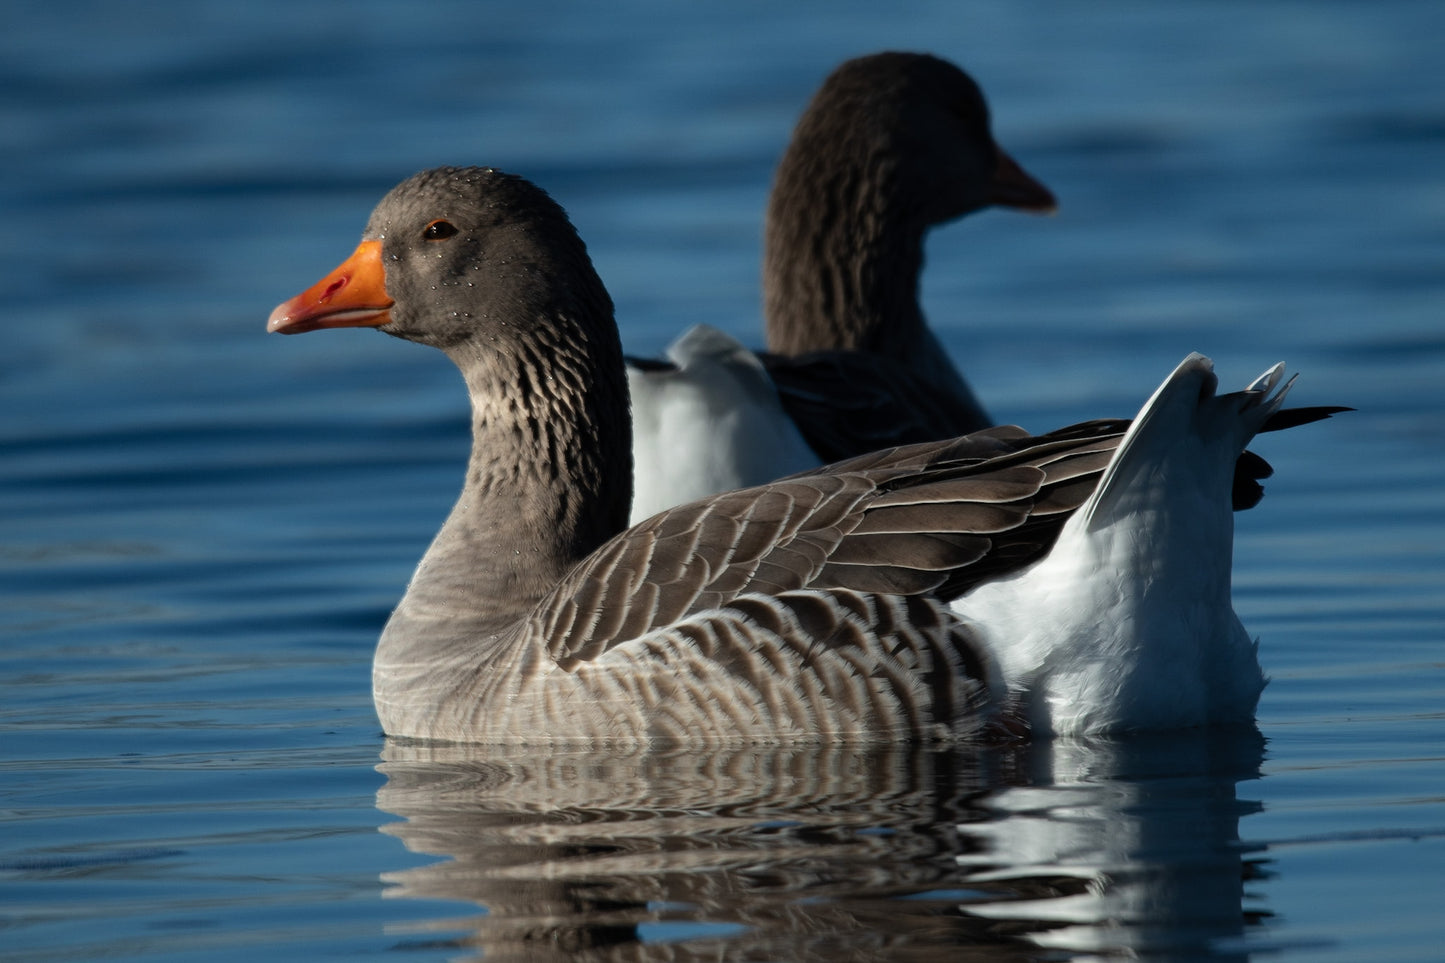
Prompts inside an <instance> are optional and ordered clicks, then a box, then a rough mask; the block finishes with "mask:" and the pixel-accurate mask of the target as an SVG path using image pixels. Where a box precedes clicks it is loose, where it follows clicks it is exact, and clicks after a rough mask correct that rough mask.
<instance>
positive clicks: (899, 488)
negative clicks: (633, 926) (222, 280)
mask: <svg viewBox="0 0 1445 963" xmlns="http://www.w3.org/2000/svg"><path fill="white" fill-rule="evenodd" d="M438 225H445V226H446V229H440V228H438ZM438 235H440V236H439V237H438ZM514 265H524V266H525V267H524V269H522V270H517V269H515V268H514V267H513V266H514ZM368 272H372V273H368ZM376 274H380V275H382V276H383V277H381V278H378V277H376V276H375V275H376ZM457 277H465V278H467V279H468V281H469V283H467V284H457V283H452V282H451V279H454V278H457ZM383 281H384V284H383ZM378 292H380V293H378ZM270 324H271V327H272V329H273V330H281V331H290V330H296V331H306V330H314V329H316V328H324V327H339V326H347V325H361V324H366V325H372V326H376V327H379V328H380V329H381V330H382V331H384V332H387V333H389V334H396V335H397V336H400V337H404V338H407V339H409V340H414V341H420V342H422V343H427V344H433V345H436V346H438V347H440V348H441V349H442V350H444V351H446V353H447V354H448V355H449V356H450V357H451V358H452V360H453V361H454V362H456V364H457V365H458V367H459V368H460V369H461V370H462V373H463V375H464V378H465V381H466V384H467V387H468V390H469V392H470V394H471V399H472V409H473V444H472V453H471V459H470V462H469V465H468V469H467V481H466V484H465V486H464V488H463V490H462V493H461V496H460V497H459V498H458V500H457V503H456V505H455V507H454V508H453V510H452V513H451V514H450V515H449V516H448V518H447V520H446V522H445V524H444V525H443V526H442V529H441V531H440V532H438V534H437V536H436V539H435V540H434V541H433V543H432V545H431V547H430V548H429V549H428V550H427V553H426V555H425V556H424V557H423V559H422V561H421V564H420V565H419V566H418V568H417V572H416V574H415V576H414V577H413V579H412V581H411V584H410V585H409V586H408V588H407V592H406V594H405V596H404V597H403V598H402V601H401V603H400V604H399V605H398V606H397V609H396V611H395V612H394V613H393V614H392V617H391V619H390V620H389V621H388V623H387V626H386V629H385V631H384V632H383V634H382V638H381V640H380V643H379V644H378V647H377V653H376V659H375V662H374V664H373V674H372V681H373V692H374V696H375V700H376V706H377V712H378V715H379V716H380V717H381V721H382V725H383V727H384V728H385V730H386V731H387V732H388V733H389V734H391V735H394V736H409V737H417V738H429V739H443V740H453V741H474V742H499V741H505V742H595V741H598V740H625V741H637V740H643V741H650V742H669V743H673V742H675V743H686V744H700V743H722V742H774V741H784V740H786V741H792V740H800V739H811V740H832V739H848V740H856V741H899V740H920V739H922V740H931V739H962V738H974V737H978V736H981V735H991V734H999V733H1017V732H1019V731H1021V730H1022V729H1024V728H1027V727H1032V729H1033V731H1036V732H1046V731H1047V732H1069V733H1077V732H1105V731H1112V730H1115V729H1120V728H1144V727H1157V726H1172V725H1195V724H1201V723H1204V722H1220V721H1244V720H1247V719H1248V718H1249V716H1250V715H1251V714H1252V712H1253V709H1254V704H1255V701H1256V700H1257V698H1258V695H1259V689H1260V686H1261V680H1262V676H1261V674H1260V671H1259V666H1258V662H1257V660H1256V658H1255V654H1254V648H1253V646H1252V644H1251V643H1249V640H1248V638H1247V636H1245V635H1244V634H1243V629H1242V627H1240V626H1239V623H1238V619H1237V618H1236V617H1235V616H1234V614H1233V611H1232V609H1231V608H1230V604H1229V594H1228V582H1229V578H1228V576H1229V568H1230V553H1231V548H1232V543H1231V540H1232V527H1231V526H1232V519H1231V512H1232V508H1233V506H1232V505H1231V498H1232V497H1233V493H1235V492H1236V491H1237V490H1238V487H1239V475H1240V472H1241V468H1240V466H1241V465H1244V466H1245V467H1244V474H1245V475H1247V476H1249V480H1250V482H1251V484H1254V485H1257V484H1258V477H1259V475H1258V465H1256V464H1254V463H1253V462H1248V461H1247V460H1241V458H1240V453H1241V452H1242V451H1243V450H1244V446H1245V444H1247V443H1248V442H1249V440H1250V439H1251V438H1252V437H1253V436H1254V435H1255V433H1256V432H1259V431H1263V430H1269V429H1270V428H1271V427H1275V426H1277V425H1293V424H1296V423H1302V421H1307V420H1315V419H1317V418H1319V417H1323V416H1324V415H1326V414H1328V413H1330V412H1331V411H1333V410H1334V409H1309V410H1308V411H1309V416H1308V417H1303V416H1300V415H1299V414H1297V412H1298V411H1300V409H1295V410H1294V412H1290V411H1285V410H1282V408H1281V405H1282V404H1283V401H1284V396H1285V393H1286V392H1287V391H1288V389H1289V386H1290V383H1289V382H1284V383H1281V376H1280V372H1279V370H1278V369H1272V370H1271V372H1269V373H1266V375H1264V376H1262V377H1261V378H1260V379H1257V380H1256V381H1255V382H1254V383H1253V384H1251V385H1250V386H1249V387H1248V388H1246V389H1245V390H1244V391H1241V392H1235V393H1233V394H1225V395H1217V394H1216V393H1215V390H1214V389H1215V380H1214V376H1213V373H1212V369H1211V366H1210V364H1209V362H1208V360H1207V359H1204V358H1202V357H1199V356H1197V355H1196V356H1191V357H1190V358H1188V359H1186V360H1185V362H1184V363H1183V364H1181V365H1180V366H1179V368H1178V369H1177V370H1176V371H1175V372H1174V373H1173V374H1172V375H1171V376H1170V377H1169V379H1167V380H1166V381H1165V383H1164V384H1163V385H1162V386H1161V387H1160V389H1159V391H1157V392H1156V393H1155V395H1154V397H1153V398H1151V399H1150V401H1149V402H1148V403H1147V404H1146V405H1145V407H1144V409H1143V410H1142V411H1141V413H1140V415H1139V417H1137V418H1136V419H1134V421H1133V422H1129V421H1120V420H1101V421H1092V422H1085V423H1083V424H1079V425H1073V426H1070V427H1067V428H1063V429H1060V430H1058V431H1055V432H1050V433H1047V434H1043V435H1037V436H1033V435H1029V434H1028V433H1026V432H1024V431H1023V430H1021V429H1019V428H1016V427H999V428H991V429H987V430H984V431H980V432H976V433H974V434H971V435H965V436H962V437H959V438H954V439H950V440H947V441H934V442H923V443H919V444H913V445H907V446H901V447H894V448H889V449H886V450H881V451H875V452H870V453H867V454H862V455H858V456H856V457H853V458H850V459H847V460H845V461H842V462H838V463H835V464H831V465H828V466H825V467H822V468H819V469H817V470H815V471H810V472H803V473H797V474H794V475H791V476H789V477H786V478H782V479H779V480H776V481H773V482H770V483H768V484H766V485H763V486H758V487H753V488H745V489H739V490H735V491H731V492H726V493H723V494H720V495H715V496H711V497H708V498H704V499H700V500H697V501H693V502H690V503H688V504H685V505H680V506H677V507H674V508H671V509H669V510H667V511H664V512H662V513H660V514H657V515H655V516H653V517H652V518H649V519H648V520H646V521H644V522H642V523H641V524H640V525H637V526H636V527H634V528H631V529H627V530H625V531H624V530H623V519H624V518H625V512H626V505H627V496H628V494H629V493H630V486H631V482H632V473H631V471H630V470H629V465H628V464H627V462H626V459H625V457H619V455H618V453H619V452H620V453H623V454H624V456H625V453H626V452H627V451H628V450H629V445H628V425H629V420H628V412H627V399H626V396H625V393H624V392H623V391H622V390H621V387H622V385H623V384H624V383H625V382H624V378H625V375H624V372H623V362H622V358H621V352H620V347H619V345H618V338H617V331H616V326H615V324H614V322H613V320H612V314H611V302H610V300H609V299H608V298H607V296H606V292H605V289H604V288H603V287H602V285H601V281H600V279H598V278H597V276H596V274H595V272H594V271H593V270H592V268H591V264H590V262H589V261H588V259H587V257H586V254H585V249H583V247H582V244H581V241H580V239H579V238H578V237H577V236H576V233H575V231H574V230H572V228H571V225H570V223H569V222H568V221H567V219H566V215H565V213H564V212H563V211H562V210H561V208H560V207H558V206H557V205H556V204H555V203H554V202H552V201H551V199H550V198H548V197H547V195H546V194H545V193H543V192H542V191H540V190H539V189H538V188H536V187H535V186H534V185H531V184H529V183H528V182H526V181H524V180H522V179H521V178H516V177H513V176H511V175H507V174H502V173H500V172H497V171H492V170H485V169H472V168H442V169H438V170H434V171H426V172H423V173H421V174H418V175H416V176H415V177H413V178H411V179H409V180H408V181H405V182H403V183H402V184H401V185H399V186H398V187H397V188H395V189H394V190H393V191H392V192H391V193H390V194H389V195H388V196H387V197H386V198H384V199H383V200H382V202H381V204H380V205H378V207H377V209H376V211H375V212H374V213H373V215H372V218H371V221H370V222H369V224H368V226H367V229H366V232H365V234H364V235H363V240H362V244H361V246H360V247H359V248H358V253H357V254H355V255H353V257H352V258H351V259H350V260H348V261H347V262H346V263H345V264H344V265H343V266H342V267H341V268H338V269H337V271H336V272H333V273H332V275H329V276H328V277H327V278H324V279H323V280H322V281H321V282H320V283H318V284H317V285H316V286H314V287H313V288H312V289H310V290H309V291H308V292H306V293H304V294H302V295H299V296H298V297H297V298H294V299H292V300H291V301H288V302H286V303H285V304H283V305H281V306H279V307H278V308H277V309H276V311H275V312H273V314H272V319H271V322H270ZM519 369H520V370H519ZM1200 667H1209V669H1210V671H1208V672H1202V671H1198V670H1199V669H1200ZM1196 677H1197V678H1199V679H1202V680H1204V682H1203V683H1201V684H1195V683H1194V680H1195V679H1196ZM1159 680H1166V684H1164V685H1163V686H1162V687H1161V686H1160V685H1158V684H1157V683H1158V681H1159Z"/></svg>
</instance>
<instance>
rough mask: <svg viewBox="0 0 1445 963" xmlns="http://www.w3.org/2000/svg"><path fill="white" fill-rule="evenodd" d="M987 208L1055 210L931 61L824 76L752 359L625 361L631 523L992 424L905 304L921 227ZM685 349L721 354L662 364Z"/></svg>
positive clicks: (710, 337) (772, 208)
mask: <svg viewBox="0 0 1445 963" xmlns="http://www.w3.org/2000/svg"><path fill="white" fill-rule="evenodd" d="M990 206H999V207H1010V208H1014V209H1018V210H1025V211H1035V212H1039V211H1052V210H1053V209H1054V206H1055V202H1054V196H1053V194H1051V193H1050V192H1049V190H1048V188H1046V187H1044V186H1043V185H1042V184H1041V183H1039V182H1038V181H1037V180H1035V179H1034V178H1033V177H1031V176H1030V175H1029V174H1027V173H1026V172H1025V171H1024V170H1023V168H1021V167H1020V166H1019V165H1018V164H1017V163H1016V162H1015V161H1014V160H1013V158H1011V157H1010V156H1009V155H1008V154H1006V153H1005V152H1004V151H1003V150H1002V149H1001V148H1000V147H999V146H998V144H997V143H995V141H994V138H993V134H992V132H991V131H990V127H989V112H988V105H987V103H986V102H985V101H984V97H983V93H982V91H980V90H979V88H978V85H977V84H976V83H974V81H973V79H972V78H970V77H969V76H968V75H967V74H966V73H964V72H963V71H962V70H960V69H959V68H958V67H956V66H954V65H953V64H951V63H948V62H947V61H944V60H940V59H939V58H937V57H931V56H928V55H926V54H914V53H892V52H890V53H881V54H873V55H870V56H866V57H858V58H855V59H853V60H849V61H846V62H845V63H843V64H842V65H840V66H839V67H838V68H836V69H835V70H834V71H833V72H832V73H831V74H829V76H828V77H827V78H826V79H825V80H824V81H823V84H822V86H821V87H820V88H819V90H818V91H817V93H816V94H815V95H814V97H813V98H812V100H811V102H810V103H809V104H808V107H807V109H806V110H805V111H804V112H803V115H802V117H801V118H800V119H799V121H798V124H797V127H796V129H795V130H794V132H793V137H792V140H791V142H790V143H789V145H788V148H787V151H786V152H785V153H784V155H783V158H782V160H781V161H780V162H779V164H778V170H777V173H776V176H775V178H774V183H773V189H772V192H771V194H770V196H769V201H768V212H767V223H766V228H765V231H764V252H763V304H764V317H765V326H766V330H767V342H768V347H767V351H766V352H764V353H762V354H760V355H752V354H751V353H750V352H748V351H747V349H746V348H744V347H743V346H742V345H741V344H740V343H738V342H736V341H733V340H732V339H731V338H729V337H728V336H727V335H723V334H721V333H720V332H715V331H710V330H709V331H707V332H705V333H704V334H702V335H699V334H698V333H697V332H695V331H694V332H688V333H687V334H685V335H684V336H683V337H682V338H681V339H679V341H678V342H676V343H674V345H673V346H672V347H671V348H670V349H669V352H668V354H669V357H670V358H672V359H674V360H673V363H672V364H664V365H659V364H655V363H653V364H649V363H646V362H641V361H632V362H630V363H629V369H628V380H629V383H630V384H631V386H632V390H633V412H634V419H635V424H634V431H633V436H634V445H635V447H634V466H635V470H636V474H637V495H636V498H635V500H634V506H633V513H632V521H633V522H637V521H641V520H642V519H644V518H646V517H648V516H650V515H652V514H654V513H655V512H657V511H661V510H662V509H664V508H667V507H670V506H672V505H676V504H680V503H682V502H686V501H691V500H693V499H695V498H701V497H703V496H705V495H711V494H713V493H715V492H719V491H725V490H727V489H730V488H738V487H743V486H748V485H758V484H762V483H763V482H766V481H771V480H772V479H774V478H777V477H778V476H779V475H783V474H788V473H790V472H793V471H798V470H800V469H801V468H803V467H817V466H819V465H821V464H823V463H824V462H830V461H836V460H839V459H841V458H847V457H851V456H853V455H859V454H863V453H865V452H868V451H873V450H876V449H878V448H882V447H887V446H892V445H900V444H909V443H913V442H919V441H933V440H937V439H940V438H951V437H954V436H957V435H961V434H966V433H967V432H970V431H976V430H978V429H980V428H985V427H987V426H989V425H990V424H992V423H993V422H992V421H991V420H990V418H989V416H988V414H987V413H986V412H985V411H984V408H983V406H982V405H981V404H979V402H978V400H977V398H975V396H974V393H973V391H972V389H970V387H969V386H968V383H967V382H966V381H965V380H964V378H963V376H962V375H961V374H960V373H959V371H958V369H957V368H955V367H954V365H953V363H952V362H951V361H950V360H949V358H948V354H947V353H946V352H945V351H944V350H943V348H942V347H941V346H940V345H939V343H938V340H937V338H936V337H935V336H934V334H933V332H932V331H931V330H930V329H929V327H928V324H927V322H926V320H925V319H924V316H923V310H922V308H921V307H920V306H919V303H918V283H919V275H920V273H921V271H922V268H923V243H924V238H925V235H926V234H927V233H928V231H929V229H930V228H932V227H934V226H936V225H939V224H944V223H947V222H949V221H952V220H955V219H957V218H959V217H963V216H965V215H967V214H970V213H973V212H976V211H979V210H982V209H984V208H986V207H990ZM700 338H701V339H705V340H706V341H707V342H708V344H709V346H710V347H712V348H714V349H716V348H717V346H718V345H719V344H720V343H721V341H722V339H726V340H727V341H730V342H731V345H730V346H729V349H728V350H727V351H722V350H714V351H713V352H712V355H711V361H710V363H708V364H705V365H704V364H698V363H692V364H689V363H678V362H677V361H676V356H678V355H683V356H693V355H695V352H696V344H695V342H696V341H698V340H699V339H700ZM759 370H762V371H763V372H765V373H766V375H767V377H766V379H765V383H764V385H763V388H764V389H766V390H760V389H759V387H758V385H757V382H758V377H759V376H758V372H759ZM767 382H770V383H771V387H770V388H769V387H768V386H767ZM654 383H656V385H655V386H654ZM739 421H742V422H745V423H747V424H749V425H751V426H754V427H755V428H758V429H760V431H761V435H760V437H761V438H762V439H764V442H763V443H762V444H760V445H758V446H757V447H755V446H754V445H753V444H751V443H750V442H749V439H748V437H747V436H744V435H739V434H738V433H736V431H735V428H736V427H737V424H738V422H739ZM798 437H801V438H802V439H803V440H804V442H805V443H806V444H805V445H804V447H803V448H802V449H801V451H799V450H798V449H797V447H796V444H795V442H794V439H795V438H798ZM776 439H787V444H786V445H783V446H781V447H779V446H778V445H777V444H776V441H775V440H776Z"/></svg>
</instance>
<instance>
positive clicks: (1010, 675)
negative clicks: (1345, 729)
mask: <svg viewBox="0 0 1445 963" xmlns="http://www.w3.org/2000/svg"><path fill="white" fill-rule="evenodd" d="M1278 372H1279V369H1278V368H1275V369H1272V370H1271V372H1269V373H1267V374H1266V375H1265V376H1264V377H1262V378H1261V379H1260V380H1259V381H1257V382H1256V383H1255V384H1254V385H1252V386H1251V390H1249V391H1246V392H1239V393H1235V394H1230V395H1224V396H1216V395H1215V393H1214V375H1213V373H1212V370H1211V366H1210V364H1209V362H1208V359H1205V358H1203V357H1201V356H1199V355H1193V356H1191V357H1190V358H1188V359H1186V360H1185V362H1184V363H1183V364H1181V365H1180V366H1179V368H1178V369H1176V370H1175V372H1174V373H1173V374H1172V375H1171V376H1170V378H1169V380H1168V381H1166V382H1165V383H1164V385H1162V386H1161V387H1160V389H1159V390H1158V391H1157V392H1155V394H1154V396H1153V397H1152V398H1151V399H1150V400H1149V402H1148V403H1147V404H1146V405H1145V407H1144V409H1143V410H1142V411H1141V412H1140V415H1139V417H1138V418H1137V419H1135V422H1134V425H1133V427H1132V428H1131V429H1130V432H1129V434H1128V436H1127V437H1126V438H1125V440H1124V442H1123V443H1122V444H1121V445H1120V448H1119V450H1118V451H1117V452H1116V453H1115V456H1114V460H1113V462H1112V463H1111V464H1110V466H1109V468H1108V469H1107V470H1106V472H1105V475H1104V478H1103V480H1102V481H1101V482H1100V484H1099V487H1098V489H1097V490H1096V491H1095V492H1094V494H1093V495H1092V496H1091V498H1090V499H1089V501H1088V502H1086V503H1085V504H1084V506H1083V507H1082V508H1080V510H1079V511H1077V512H1076V513H1075V514H1074V515H1073V516H1072V517H1071V518H1070V520H1069V521H1068V522H1067V523H1066V525H1065V526H1064V529H1063V531H1062V533H1061V534H1060V536H1059V539H1058V541H1057V542H1056V543H1055V546H1054V548H1053V549H1052V550H1051V551H1050V553H1049V554H1048V556H1046V557H1045V558H1044V559H1042V560H1041V561H1039V562H1037V563H1036V564H1034V565H1033V566H1031V567H1029V568H1028V569H1025V570H1023V571H1021V572H1018V573H1016V574H1014V575H1012V576H1009V577H1007V578H1004V579H1000V580H997V581H994V582H990V583H988V584H985V585H981V586H979V587H978V588H976V589H974V590H973V591H972V592H970V593H969V594H968V595H966V596H964V597H963V598H961V599H959V600H958V601H957V602H955V603H954V606H953V608H954V611H955V612H956V613H957V614H958V615H959V616H960V617H961V618H962V619H964V620H965V621H966V622H968V623H970V624H971V625H972V626H973V627H974V629H975V630H976V631H977V632H978V634H979V635H980V637H981V638H982V640H983V641H984V643H985V644H986V645H987V646H988V647H989V648H990V650H991V651H992V653H993V655H994V657H995V658H996V659H997V662H998V665H999V667H1000V670H1001V672H1002V675H1003V677H1004V679H1005V680H1006V683H1007V685H1008V687H1009V689H1010V698H1011V700H1012V701H1013V702H1014V705H1015V707H1016V709H1017V710H1019V711H1022V712H1023V713H1025V714H1026V716H1027V719H1028V721H1029V723H1030V724H1031V726H1032V728H1033V731H1034V732H1035V733H1040V734H1042V733H1054V734H1058V735H1071V734H1084V733H1105V732H1114V731H1121V730H1129V729H1163V728H1176V727H1186V726H1196V725H1204V724H1210V723H1230V722H1248V721H1249V720H1250V719H1252V718H1253V716H1254V710H1255V707H1256V704H1257V703H1258V701H1259V694H1260V691H1261V690H1262V689H1263V686H1264V677H1263V674H1262V673H1261V671H1260V668H1259V662H1258V659H1257V655H1256V644H1255V643H1254V641H1252V640H1251V639H1250V637H1249V636H1248V634H1247V633H1246V632H1245V630H1244V627H1243V626H1242V625H1241V624H1240V622H1239V619H1238V617H1237V616H1236V615H1235V613H1234V610H1233V607H1232V605H1231V601H1230V572H1231V568H1232V564H1233V539H1234V532H1233V512H1232V507H1231V497H1230V489H1231V480H1232V476H1233V470H1234V463H1235V460H1236V459H1237V457H1238V455H1239V453H1240V452H1241V451H1242V450H1243V449H1244V446H1245V445H1246V444H1247V443H1248V442H1249V440H1250V438H1252V437H1253V436H1254V434H1255V432H1256V431H1257V430H1258V429H1259V427H1260V425H1262V424H1263V422H1264V420H1265V419H1266V418H1267V417H1268V415H1269V414H1270V413H1272V412H1273V411H1274V410H1276V409H1277V408H1278V406H1279V403H1280V402H1281V401H1282V400H1283V395H1284V391H1283V390H1281V391H1280V392H1278V393H1277V394H1275V395H1274V396H1273V397H1270V396H1269V392H1270V390H1272V389H1273V387H1274V386H1275V384H1277V382H1278V377H1279V375H1278ZM1287 388H1288V385H1286V386H1285V389H1286V390H1287Z"/></svg>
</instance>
